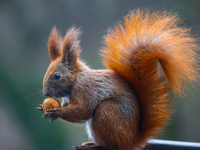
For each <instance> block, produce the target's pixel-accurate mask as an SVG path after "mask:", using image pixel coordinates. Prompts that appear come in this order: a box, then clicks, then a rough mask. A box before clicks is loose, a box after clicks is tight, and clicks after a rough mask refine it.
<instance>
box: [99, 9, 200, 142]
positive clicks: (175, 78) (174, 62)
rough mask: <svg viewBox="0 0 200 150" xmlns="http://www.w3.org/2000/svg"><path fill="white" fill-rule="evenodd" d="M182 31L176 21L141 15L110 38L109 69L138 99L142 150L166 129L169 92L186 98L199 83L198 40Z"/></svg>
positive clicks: (126, 21)
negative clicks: (185, 92)
mask: <svg viewBox="0 0 200 150" xmlns="http://www.w3.org/2000/svg"><path fill="white" fill-rule="evenodd" d="M178 25H179V19H178V17H177V16H176V15H172V14H169V13H166V12H155V13H152V14H150V13H149V12H141V11H140V10H137V11H136V12H131V13H130V14H129V15H128V16H126V17H125V19H124V24H121V23H119V24H118V25H117V26H115V28H114V29H110V30H109V32H108V34H107V35H106V36H105V45H106V46H105V47H104V48H103V49H102V56H103V62H104V64H105V66H106V67H108V68H109V69H111V70H114V71H115V73H116V74H118V75H120V76H122V77H123V78H124V79H125V80H127V81H128V82H129V83H130V84H131V85H132V87H133V88H134V89H135V91H136V93H137V96H138V98H139V102H140V106H141V108H140V109H141V117H140V125H139V137H138V138H137V141H133V143H138V146H141V144H144V143H145V141H146V140H147V139H149V138H152V137H154V136H156V135H158V134H159V132H160V131H161V128H162V127H163V126H164V125H166V124H167V120H168V119H169V115H170V114H171V112H172V111H171V110H169V109H168V107H169V103H170V102H171V99H170V96H169V91H170V90H173V91H174V92H175V93H176V94H178V95H182V94H184V90H185V88H186V87H187V85H188V83H192V81H194V80H196V77H197V71H196V68H195V66H196V60H197V59H196V51H195V50H196V49H197V45H196V40H195V38H193V37H192V36H191V34H190V33H189V32H190V30H189V29H187V28H184V27H180V26H178ZM159 63H160V65H158V64H159ZM160 66H161V67H162V69H163V71H162V70H161V67H160ZM163 72H164V74H163Z"/></svg>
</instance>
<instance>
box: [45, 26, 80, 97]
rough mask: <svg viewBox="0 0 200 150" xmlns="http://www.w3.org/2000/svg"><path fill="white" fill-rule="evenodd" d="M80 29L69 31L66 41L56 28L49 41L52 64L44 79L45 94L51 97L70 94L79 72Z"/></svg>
mask: <svg viewBox="0 0 200 150" xmlns="http://www.w3.org/2000/svg"><path fill="white" fill-rule="evenodd" d="M79 35H80V31H79V29H76V28H74V27H72V28H71V29H69V30H68V31H67V33H66V35H65V37H64V39H63V38H62V37H61V36H60V35H59V33H58V30H57V29H56V27H54V28H53V29H52V31H51V34H50V36H49V40H48V44H47V46H48V51H49V56H50V59H51V63H50V65H49V67H48V69H47V72H46V74H45V76H44V79H43V94H44V95H45V96H51V97H65V96H67V95H69V94H70V91H71V89H72V87H73V83H74V81H75V79H76V75H77V73H78V71H79V61H78V58H79V54H80V52H81V49H80V46H79V40H78V38H79Z"/></svg>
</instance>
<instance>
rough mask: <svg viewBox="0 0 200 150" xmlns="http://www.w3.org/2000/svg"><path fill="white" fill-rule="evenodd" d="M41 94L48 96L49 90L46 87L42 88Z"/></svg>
mask: <svg viewBox="0 0 200 150" xmlns="http://www.w3.org/2000/svg"><path fill="white" fill-rule="evenodd" d="M43 94H44V96H47V97H49V96H50V93H49V91H48V90H47V89H46V88H45V89H43Z"/></svg>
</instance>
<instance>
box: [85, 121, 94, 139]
mask: <svg viewBox="0 0 200 150" xmlns="http://www.w3.org/2000/svg"><path fill="white" fill-rule="evenodd" d="M86 131H87V134H88V138H89V139H90V140H93V141H94V135H93V131H92V118H90V119H89V120H88V121H87V122H86Z"/></svg>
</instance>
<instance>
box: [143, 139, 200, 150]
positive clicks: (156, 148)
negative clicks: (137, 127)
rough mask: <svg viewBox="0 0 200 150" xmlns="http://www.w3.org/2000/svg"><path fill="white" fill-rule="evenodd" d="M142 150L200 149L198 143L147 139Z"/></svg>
mask: <svg viewBox="0 0 200 150" xmlns="http://www.w3.org/2000/svg"><path fill="white" fill-rule="evenodd" d="M148 144H149V145H147V146H146V147H145V148H143V150H200V143H194V142H179V141H168V140H149V141H148Z"/></svg>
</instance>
